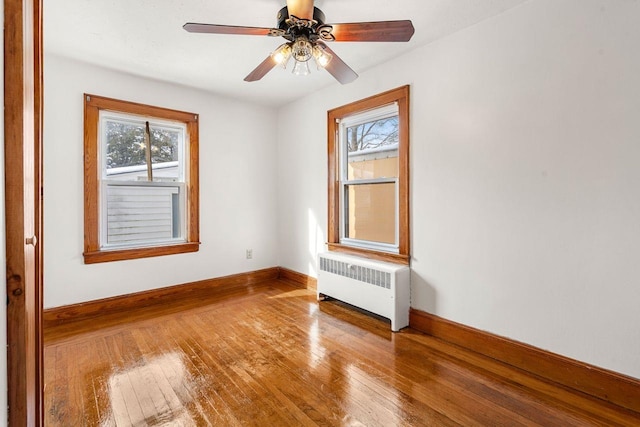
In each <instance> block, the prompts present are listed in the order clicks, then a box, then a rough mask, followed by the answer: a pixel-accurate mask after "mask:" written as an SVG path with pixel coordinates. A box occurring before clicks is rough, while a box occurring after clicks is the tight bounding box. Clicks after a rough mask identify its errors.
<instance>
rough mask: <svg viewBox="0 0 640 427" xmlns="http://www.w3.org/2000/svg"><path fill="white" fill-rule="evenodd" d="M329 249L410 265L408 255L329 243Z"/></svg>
mask: <svg viewBox="0 0 640 427" xmlns="http://www.w3.org/2000/svg"><path fill="white" fill-rule="evenodd" d="M327 249H329V250H330V251H335V252H342V253H346V254H351V255H357V256H361V257H363V258H369V259H375V260H378V261H386V262H392V263H395V264H404V265H409V261H410V259H409V256H408V255H401V254H394V253H390V252H378V251H373V250H371V249H362V248H356V247H353V246H347V245H341V244H340V243H327Z"/></svg>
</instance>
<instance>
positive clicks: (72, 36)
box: [44, 0, 526, 106]
mask: <svg viewBox="0 0 640 427" xmlns="http://www.w3.org/2000/svg"><path fill="white" fill-rule="evenodd" d="M524 1H526V0H398V1H393V2H392V1H389V0H316V2H315V5H316V7H318V8H320V9H321V10H322V11H323V12H324V13H325V15H326V20H327V23H341V22H366V21H385V20H396V19H411V20H412V21H413V25H414V27H415V30H416V31H415V34H414V36H413V38H412V40H411V41H410V42H408V43H333V44H332V45H331V48H332V49H333V50H334V52H335V53H337V54H338V55H340V57H341V58H342V59H343V60H344V61H345V62H346V63H347V64H348V65H349V66H350V67H351V68H353V69H354V70H355V71H356V72H357V73H362V72H363V71H366V70H367V69H368V68H370V67H373V66H374V65H376V64H379V63H382V62H385V61H387V60H389V59H392V58H394V57H396V56H398V55H400V54H402V53H404V52H407V51H409V50H411V49H414V48H416V47H417V46H420V45H424V44H426V43H430V42H432V41H434V40H437V39H439V38H441V37H444V36H446V35H448V34H451V33H454V32H456V31H458V30H460V29H463V28H465V27H469V26H471V25H473V24H476V23H478V22H480V21H483V20H485V19H488V18H490V17H492V16H495V15H497V14H499V13H501V12H503V11H505V10H507V9H509V8H512V7H514V6H516V5H518V4H520V3H522V2H524ZM285 4H286V0H227V1H221V0H133V1H132V0H98V1H96V0H44V41H45V52H50V53H54V54H58V55H62V56H66V57H70V58H73V59H77V60H81V61H85V62H89V63H93V64H97V65H101V66H105V67H109V68H112V69H116V70H120V71H124V72H127V73H131V74H135V75H140V76H144V77H148V78H153V79H159V80H164V81H170V82H174V83H178V84H182V85H187V86H191V87H195V88H200V89H203V90H206V91H210V92H213V93H217V94H221V95H225V96H231V97H234V98H239V99H244V100H248V101H252V102H257V103H261V104H264V105H272V106H278V105H282V104H284V103H286V102H289V101H292V100H294V99H295V98H297V97H299V96H301V95H304V94H308V93H311V92H314V91H317V90H319V89H321V88H323V87H325V86H328V85H331V84H338V83H336V82H335V80H333V78H332V77H331V75H329V74H328V73H327V72H326V71H324V70H321V71H316V69H315V67H312V71H311V73H312V74H311V75H309V76H305V77H299V76H294V75H292V74H291V72H290V68H289V70H287V71H285V70H282V69H281V68H275V69H273V70H272V71H271V72H269V74H267V75H266V76H265V77H264V78H263V79H262V80H260V81H258V82H252V83H247V82H245V81H243V79H244V77H245V76H246V75H247V74H248V73H249V72H250V71H251V70H253V68H255V67H256V66H257V65H258V64H259V63H260V62H261V61H262V60H263V59H265V58H266V57H267V55H269V53H270V52H271V51H273V50H274V49H275V48H276V47H277V46H278V45H280V44H281V43H282V42H283V40H282V39H281V38H273V37H262V36H234V35H217V34H193V33H188V32H186V31H184V30H183V29H182V25H183V24H184V23H185V22H199V23H210V24H225V25H242V26H255V27H273V26H275V24H276V14H277V12H278V10H279V9H280V8H281V7H283V6H284V5H285ZM45 67H46V62H45ZM290 67H291V64H290ZM45 72H46V68H45Z"/></svg>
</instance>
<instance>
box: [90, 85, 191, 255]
mask: <svg viewBox="0 0 640 427" xmlns="http://www.w3.org/2000/svg"><path fill="white" fill-rule="evenodd" d="M84 126H85V141H84V150H85V162H84V173H85V177H84V178H85V182H84V186H85V224H84V227H85V242H84V261H85V263H96V262H106V261H116V260H124V259H133V258H144V257H151V256H159V255H168V254H175V253H184V252H195V251H197V250H198V247H199V230H198V218H199V215H198V194H199V192H198V116H197V115H196V114H192V113H185V112H180V111H174V110H168V109H164V108H159V107H152V106H147V105H141V104H135V103H131V102H126V101H118V100H114V99H109V98H103V97H99V96H95V95H86V94H85V117H84Z"/></svg>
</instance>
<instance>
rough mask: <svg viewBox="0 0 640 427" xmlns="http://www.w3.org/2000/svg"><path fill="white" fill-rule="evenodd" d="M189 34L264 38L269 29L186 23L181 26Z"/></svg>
mask: <svg viewBox="0 0 640 427" xmlns="http://www.w3.org/2000/svg"><path fill="white" fill-rule="evenodd" d="M182 28H184V29H185V30H187V31H188V32H190V33H211V34H237V35H248V36H266V35H268V34H269V32H270V31H271V28H260V27H236V26H233V25H216V24H196V23H194V22H187V23H186V24H184V25H183V26H182Z"/></svg>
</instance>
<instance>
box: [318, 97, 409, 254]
mask: <svg viewBox="0 0 640 427" xmlns="http://www.w3.org/2000/svg"><path fill="white" fill-rule="evenodd" d="M394 102H397V103H398V118H399V121H400V122H399V140H400V147H399V153H398V156H399V165H398V168H399V169H398V187H399V188H398V193H399V194H398V197H399V205H400V206H399V212H398V223H399V235H398V244H399V254H393V253H389V254H388V255H387V256H382V254H385V253H384V252H380V251H373V250H370V249H360V248H354V247H350V246H345V245H341V244H340V206H339V205H340V194H339V188H340V185H339V179H340V173H339V172H338V170H339V164H338V163H339V154H338V145H339V144H338V132H339V124H338V123H337V120H338V119H341V118H343V117H347V116H349V115H352V114H354V113H358V112H362V111H366V110H371V109H373V108H378V107H382V106H384V105H389V104H392V103H394ZM409 115H410V110H409V86H408V85H406V86H402V87H399V88H397V89H392V90H389V91H387V92H383V93H381V94H378V95H374V96H371V97H369V98H365V99H362V100H360V101H355V102H352V103H351V104H347V105H343V106H342V107H338V108H335V109H333V110H329V111H328V112H327V170H328V173H327V175H328V186H327V198H328V203H327V205H328V214H327V219H328V225H327V239H328V242H329V245H328V247H329V250H337V251H341V252H349V253H355V254H357V255H361V256H367V257H368V258H373V259H380V260H383V261H389V262H396V263H398V262H400V263H402V264H407V265H408V264H409V258H410V257H409V254H410V253H411V245H410V231H409V227H410V218H409V215H410V214H409V212H410V208H409V200H410V197H409V195H410V189H409V152H410V141H409V140H410V127H409V119H410V118H409ZM346 248H351V249H350V250H347V249H346Z"/></svg>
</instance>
